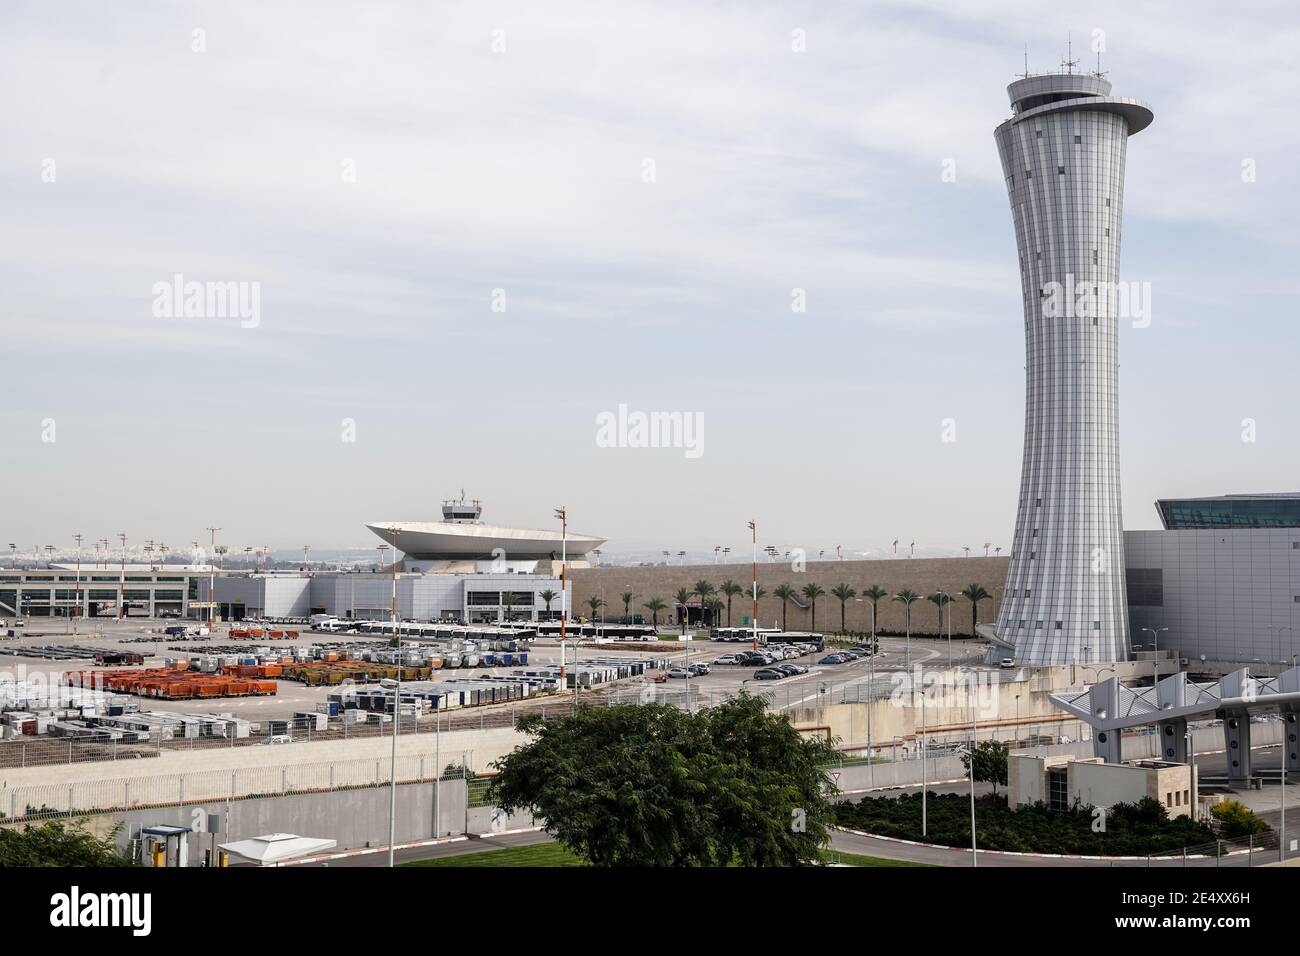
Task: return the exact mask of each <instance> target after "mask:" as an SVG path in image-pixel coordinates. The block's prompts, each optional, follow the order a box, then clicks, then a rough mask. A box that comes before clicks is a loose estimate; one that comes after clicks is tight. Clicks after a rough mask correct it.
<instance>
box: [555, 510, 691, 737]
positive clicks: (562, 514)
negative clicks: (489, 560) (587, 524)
mask: <svg viewBox="0 0 1300 956" xmlns="http://www.w3.org/2000/svg"><path fill="white" fill-rule="evenodd" d="M555 517H556V518H557V519H558V520H559V522H560V690H561V691H564V690H565V689H566V686H565V670H564V650H565V647H566V646H567V645H566V644H565V641H566V639H567V637H568V631H567V629H566V624H567V621H568V617H569V613H568V609H569V583H568V582H569V577H568V573H569V509H567V508H565V507H564V506H563V505H561V506H560V507H558V508H556V509H555ZM664 553H665V554H667V552H666V551H665V552H664ZM573 691H574V694H575V695H576V694H577V691H578V678H577V674H576V673H575V674H574V678H573ZM573 710H574V713H577V710H578V704H577V701H576V699H575V701H574V704H573Z"/></svg>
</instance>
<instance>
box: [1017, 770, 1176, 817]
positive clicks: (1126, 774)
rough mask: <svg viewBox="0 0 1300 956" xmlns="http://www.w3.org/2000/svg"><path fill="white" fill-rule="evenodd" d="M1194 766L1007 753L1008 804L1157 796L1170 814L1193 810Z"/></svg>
mask: <svg viewBox="0 0 1300 956" xmlns="http://www.w3.org/2000/svg"><path fill="white" fill-rule="evenodd" d="M1195 794H1196V781H1195V780H1194V779H1193V768H1192V767H1190V766H1189V765H1187V764H1185V763H1170V762H1168V761H1164V760H1129V761H1125V762H1124V763H1105V762H1104V761H1103V760H1102V759H1101V758H1100V757H1079V758H1076V757H1072V756H1057V757H1035V756H1033V755H1030V754H1010V755H1008V757H1007V804H1008V805H1009V806H1010V807H1011V808H1013V809H1014V808H1016V807H1022V806H1029V805H1032V804H1034V803H1045V804H1047V806H1048V807H1050V808H1051V809H1053V810H1066V809H1069V808H1070V807H1071V806H1072V805H1073V804H1075V803H1080V804H1087V805H1089V806H1094V807H1110V806H1114V805H1115V804H1117V803H1137V802H1138V801H1139V800H1141V799H1142V798H1143V797H1150V798H1151V799H1152V800H1157V801H1159V803H1160V804H1161V805H1162V806H1163V807H1164V808H1165V812H1166V813H1168V815H1169V816H1171V817H1180V816H1185V815H1187V814H1188V813H1191V812H1192V801H1193V800H1194V799H1195Z"/></svg>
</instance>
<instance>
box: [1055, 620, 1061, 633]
mask: <svg viewBox="0 0 1300 956" xmlns="http://www.w3.org/2000/svg"><path fill="white" fill-rule="evenodd" d="M1056 629H1057V630H1058V631H1059V630H1060V629H1061V622H1060V621H1057V622H1056Z"/></svg>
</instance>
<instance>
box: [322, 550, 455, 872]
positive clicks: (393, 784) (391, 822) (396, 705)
mask: <svg viewBox="0 0 1300 956" xmlns="http://www.w3.org/2000/svg"><path fill="white" fill-rule="evenodd" d="M388 531H389V533H390V534H391V535H392V536H393V597H392V606H391V607H390V608H389V611H388V618H389V620H390V621H391V622H392V625H393V647H394V648H396V650H397V680H396V682H395V684H394V688H393V744H392V756H391V758H390V761H389V774H388V776H389V779H388V865H389V867H390V868H391V867H392V866H393V865H394V864H393V853H394V850H395V848H396V845H397V735H398V734H399V733H401V730H402V635H401V633H400V632H399V631H398V629H397V535H398V529H397V528H389V529H388ZM385 547H387V546H386V545H385ZM302 550H303V560H304V561H305V560H306V558H307V549H306V548H305V547H304V548H303V549H302ZM435 769H436V770H437V771H438V778H439V779H441V777H442V770H441V768H435ZM434 786H435V787H436V786H438V783H435V784H434ZM435 825H436V824H435Z"/></svg>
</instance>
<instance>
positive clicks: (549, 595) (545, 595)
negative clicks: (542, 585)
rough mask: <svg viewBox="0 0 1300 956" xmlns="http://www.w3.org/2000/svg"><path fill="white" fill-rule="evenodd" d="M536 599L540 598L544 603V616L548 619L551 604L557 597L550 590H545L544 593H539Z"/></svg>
mask: <svg viewBox="0 0 1300 956" xmlns="http://www.w3.org/2000/svg"><path fill="white" fill-rule="evenodd" d="M538 597H540V598H541V599H542V600H543V601H544V602H545V603H546V616H547V617H550V616H551V602H552V601H554V600H555V599H556V598H557V597H559V595H558V594H557V593H555V592H554V591H552V590H551V589H550V588H547V589H546V590H545V591H543V592H541V594H539V595H538Z"/></svg>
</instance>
